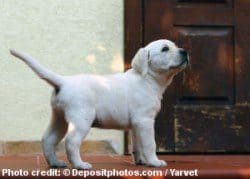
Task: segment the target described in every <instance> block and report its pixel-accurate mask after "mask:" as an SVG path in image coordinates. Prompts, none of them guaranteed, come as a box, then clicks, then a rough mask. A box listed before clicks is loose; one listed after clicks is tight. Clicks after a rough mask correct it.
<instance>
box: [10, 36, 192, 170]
mask: <svg viewBox="0 0 250 179" xmlns="http://www.w3.org/2000/svg"><path fill="white" fill-rule="evenodd" d="M10 52H11V54H12V55H14V56H16V57H18V58H20V59H21V60H23V61H24V62H25V63H26V64H27V65H28V66H29V67H30V68H31V69H32V70H33V71H34V72H35V73H36V74H37V75H38V76H39V77H40V78H41V79H43V80H45V81H47V82H48V83H49V84H50V85H52V86H53V87H54V89H55V90H54V92H53V94H52V98H51V106H52V109H53V114H52V120H51V123H50V125H49V127H48V130H47V131H46V133H45V134H44V136H43V152H44V156H45V158H46V160H47V162H48V164H49V165H50V166H51V167H66V164H65V163H64V162H62V161H60V160H58V158H57V156H56V154H55V147H56V145H57V144H58V143H59V142H60V140H61V139H62V138H63V137H64V136H65V135H66V139H65V145H66V152H67V157H68V159H69V161H70V163H71V164H72V165H73V167H74V168H77V169H90V168H91V167H92V166H91V164H89V163H87V162H84V161H82V159H81V157H80V151H79V148H80V145H81V143H82V141H83V139H84V138H85V137H86V135H87V134H88V132H89V130H90V128H91V127H98V128H106V129H111V128H112V129H124V130H129V129H131V130H132V133H133V146H134V160H135V163H136V164H146V165H148V166H153V167H163V166H166V165H167V163H166V162H165V161H163V160H159V159H158V157H157V155H156V144H155V135H154V121H155V117H156V115H157V113H158V112H159V110H160V108H161V99H162V95H163V92H164V91H165V90H166V88H167V86H168V85H169V84H170V83H171V81H172V79H173V77H174V76H175V75H176V74H177V73H178V72H180V71H182V70H183V69H184V68H185V67H186V66H187V64H188V54H187V52H186V51H185V50H184V49H182V48H178V47H177V46H176V45H175V44H174V43H173V42H171V41H169V40H165V39H162V40H157V41H154V42H151V43H150V44H148V45H147V46H146V47H144V48H141V49H139V50H138V52H137V53H136V55H135V57H134V58H133V61H132V69H130V70H128V71H126V72H125V73H119V74H114V75H102V76H100V75H90V74H81V75H75V76H61V75H58V74H56V73H54V72H52V71H50V70H48V69H46V68H44V67H43V66H42V65H41V64H39V63H38V62H37V61H36V60H35V59H33V58H32V57H30V56H29V55H27V54H24V53H20V52H18V51H16V50H10ZM68 125H71V126H73V130H70V131H68V130H67V129H68Z"/></svg>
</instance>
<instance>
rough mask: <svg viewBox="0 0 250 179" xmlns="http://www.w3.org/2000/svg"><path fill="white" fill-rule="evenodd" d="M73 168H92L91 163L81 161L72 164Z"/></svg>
mask: <svg viewBox="0 0 250 179" xmlns="http://www.w3.org/2000/svg"><path fill="white" fill-rule="evenodd" d="M74 168H75V169H78V170H89V169H91V168H92V165H91V164H90V163H88V162H82V163H81V164H79V165H76V166H74Z"/></svg>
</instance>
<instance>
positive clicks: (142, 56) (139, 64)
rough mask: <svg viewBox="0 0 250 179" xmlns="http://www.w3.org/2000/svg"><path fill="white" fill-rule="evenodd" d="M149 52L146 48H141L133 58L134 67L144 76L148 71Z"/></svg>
mask: <svg viewBox="0 0 250 179" xmlns="http://www.w3.org/2000/svg"><path fill="white" fill-rule="evenodd" d="M148 61H149V52H148V50H146V49H145V48H140V49H139V50H138V51H137V53H136V54H135V56H134V58H133V60H132V68H133V69H134V70H136V71H137V72H139V73H140V74H141V75H142V76H146V75H147V73H148Z"/></svg>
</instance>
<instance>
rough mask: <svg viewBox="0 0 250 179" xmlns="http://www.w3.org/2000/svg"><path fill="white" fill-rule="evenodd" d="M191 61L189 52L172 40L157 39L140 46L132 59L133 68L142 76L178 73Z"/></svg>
mask: <svg viewBox="0 0 250 179" xmlns="http://www.w3.org/2000/svg"><path fill="white" fill-rule="evenodd" d="M188 63H189V57H188V53H187V52H186V51H185V50H184V49H182V48H178V47H177V46H176V45H175V44H174V43H173V42H172V41H169V40H157V41H153V42H151V43H149V44H148V45H147V46H146V47H144V48H140V49H139V50H138V52H137V53H136V55H135V57H134V58H133V61H132V68H133V69H134V70H136V71H137V72H139V73H140V74H141V75H142V76H146V75H147V74H160V75H167V74H174V75H175V74H177V73H178V72H180V71H182V70H183V69H184V68H185V67H186V66H187V65H188Z"/></svg>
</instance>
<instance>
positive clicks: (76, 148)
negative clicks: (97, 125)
mask: <svg viewBox="0 0 250 179" xmlns="http://www.w3.org/2000/svg"><path fill="white" fill-rule="evenodd" d="M66 118H67V120H68V121H69V124H70V127H69V131H68V133H67V135H66V139H65V145H66V152H67V157H68V160H69V161H70V163H71V164H72V165H73V168H76V169H91V168H92V165H91V164H90V163H88V162H83V161H82V159H81V155H80V146H81V143H82V141H83V139H84V138H85V137H86V136H87V134H88V132H89V130H90V128H91V125H92V123H93V121H94V118H95V112H94V110H92V109H89V108H88V109H84V110H75V109H74V110H72V111H70V112H69V113H68V115H67V114H66Z"/></svg>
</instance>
